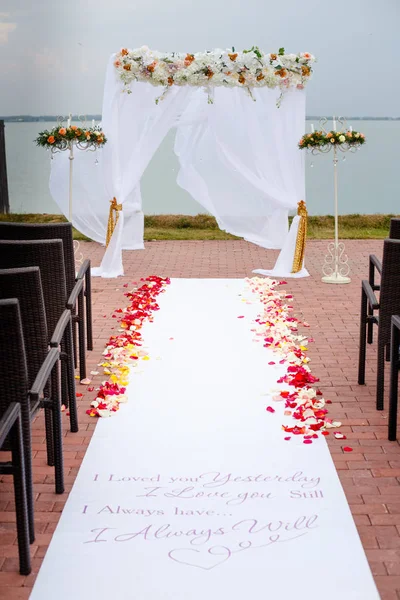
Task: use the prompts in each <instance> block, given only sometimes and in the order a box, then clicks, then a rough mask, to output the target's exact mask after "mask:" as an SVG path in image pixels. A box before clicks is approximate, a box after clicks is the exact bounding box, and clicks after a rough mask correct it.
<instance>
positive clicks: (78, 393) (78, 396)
mask: <svg viewBox="0 0 400 600" xmlns="http://www.w3.org/2000/svg"><path fill="white" fill-rule="evenodd" d="M75 396H76V397H77V398H82V396H83V394H81V393H80V392H76V394H75Z"/></svg>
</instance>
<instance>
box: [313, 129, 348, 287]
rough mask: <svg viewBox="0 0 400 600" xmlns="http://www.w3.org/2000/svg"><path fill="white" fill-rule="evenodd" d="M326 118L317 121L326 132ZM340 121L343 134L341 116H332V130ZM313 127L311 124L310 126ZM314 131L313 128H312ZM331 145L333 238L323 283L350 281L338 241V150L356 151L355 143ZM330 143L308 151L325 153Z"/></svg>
mask: <svg viewBox="0 0 400 600" xmlns="http://www.w3.org/2000/svg"><path fill="white" fill-rule="evenodd" d="M327 122H328V119H326V118H323V119H321V120H320V122H319V126H320V129H321V131H323V132H324V133H328V131H326V130H325V127H324V126H325V125H326V123H327ZM337 122H338V123H340V124H341V126H342V130H341V131H342V132H343V134H345V133H346V130H347V123H346V121H345V119H343V118H342V117H338V119H336V118H335V117H333V131H336V123H337ZM312 127H313V126H312ZM312 131H314V129H312ZM332 146H333V190H334V202H335V239H334V241H333V242H330V243H329V244H328V253H327V254H326V255H325V260H324V264H323V267H322V272H323V274H324V276H323V277H322V281H323V282H324V283H350V281H351V279H350V277H348V275H349V273H350V267H349V263H348V257H347V254H346V252H345V245H344V243H343V242H339V211H338V174H337V171H338V162H339V159H338V151H339V150H340V152H348V151H350V152H356V151H357V145H354V143H353V144H352V145H349V144H347V143H345V142H344V143H342V144H332ZM330 150H331V145H329V146H328V145H327V146H319V147H318V146H317V147H313V148H312V149H311V150H310V151H311V153H312V154H326V153H328V152H330Z"/></svg>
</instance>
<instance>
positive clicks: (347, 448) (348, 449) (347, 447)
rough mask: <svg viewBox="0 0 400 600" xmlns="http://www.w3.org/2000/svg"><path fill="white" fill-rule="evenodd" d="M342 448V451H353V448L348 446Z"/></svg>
mask: <svg viewBox="0 0 400 600" xmlns="http://www.w3.org/2000/svg"><path fill="white" fill-rule="evenodd" d="M343 450H344V452H353V448H350V446H344V448H343Z"/></svg>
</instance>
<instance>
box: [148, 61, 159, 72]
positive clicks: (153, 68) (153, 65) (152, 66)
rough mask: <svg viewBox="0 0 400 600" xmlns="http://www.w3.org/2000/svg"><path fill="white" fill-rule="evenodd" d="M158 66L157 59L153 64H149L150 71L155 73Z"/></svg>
mask: <svg viewBox="0 0 400 600" xmlns="http://www.w3.org/2000/svg"><path fill="white" fill-rule="evenodd" d="M156 66H157V63H156V61H154V62H152V63H151V65H148V67H147V70H148V72H149V73H154V71H155V68H156Z"/></svg>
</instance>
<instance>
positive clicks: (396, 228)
mask: <svg viewBox="0 0 400 600" xmlns="http://www.w3.org/2000/svg"><path fill="white" fill-rule="evenodd" d="M389 237H390V239H392V240H400V219H390V229H389Z"/></svg>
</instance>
